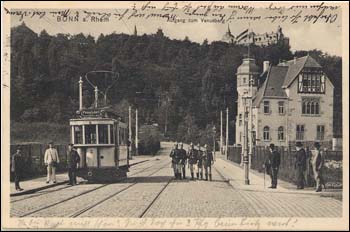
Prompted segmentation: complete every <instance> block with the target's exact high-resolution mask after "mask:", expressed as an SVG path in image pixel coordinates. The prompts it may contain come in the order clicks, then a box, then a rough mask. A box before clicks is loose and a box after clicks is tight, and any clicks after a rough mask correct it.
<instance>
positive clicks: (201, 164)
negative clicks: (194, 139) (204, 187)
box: [197, 143, 203, 180]
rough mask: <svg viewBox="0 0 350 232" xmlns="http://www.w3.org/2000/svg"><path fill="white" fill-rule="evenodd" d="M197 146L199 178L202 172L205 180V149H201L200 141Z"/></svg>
mask: <svg viewBox="0 0 350 232" xmlns="http://www.w3.org/2000/svg"><path fill="white" fill-rule="evenodd" d="M197 147H198V150H197V157H198V162H197V179H199V174H200V176H201V179H202V180H203V151H202V150H201V145H200V144H199V143H198V145H197Z"/></svg>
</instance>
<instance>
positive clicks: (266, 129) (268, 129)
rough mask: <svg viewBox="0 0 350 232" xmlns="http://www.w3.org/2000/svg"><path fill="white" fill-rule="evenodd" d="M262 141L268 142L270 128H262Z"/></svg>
mask: <svg viewBox="0 0 350 232" xmlns="http://www.w3.org/2000/svg"><path fill="white" fill-rule="evenodd" d="M264 140H265V141H268V140H270V128H269V127H268V126H265V127H264Z"/></svg>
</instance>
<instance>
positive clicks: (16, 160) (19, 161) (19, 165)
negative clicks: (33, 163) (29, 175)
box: [11, 147, 24, 191]
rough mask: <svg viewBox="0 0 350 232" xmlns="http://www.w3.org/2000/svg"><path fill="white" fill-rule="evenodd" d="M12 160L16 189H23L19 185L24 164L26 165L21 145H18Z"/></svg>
mask: <svg viewBox="0 0 350 232" xmlns="http://www.w3.org/2000/svg"><path fill="white" fill-rule="evenodd" d="M11 161H12V162H11V163H12V165H11V171H12V172H13V173H14V175H15V186H16V190H17V191H23V189H22V188H21V187H20V186H19V182H20V180H21V177H22V171H23V165H24V161H23V157H22V149H21V147H17V150H16V153H15V154H13V155H12V159H11Z"/></svg>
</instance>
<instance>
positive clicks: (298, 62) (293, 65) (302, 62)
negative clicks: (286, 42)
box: [278, 55, 321, 88]
mask: <svg viewBox="0 0 350 232" xmlns="http://www.w3.org/2000/svg"><path fill="white" fill-rule="evenodd" d="M278 66H283V67H284V66H286V67H288V72H287V75H286V77H285V79H284V82H283V85H282V88H288V87H289V85H290V84H291V83H292V82H293V81H294V79H295V78H296V77H297V75H298V74H299V73H300V71H301V70H302V69H303V68H304V67H310V68H321V66H320V65H319V64H318V63H317V62H316V60H314V59H313V58H312V57H311V56H309V55H307V56H304V57H300V58H296V59H295V60H294V59H293V60H290V61H287V62H284V63H280V64H278Z"/></svg>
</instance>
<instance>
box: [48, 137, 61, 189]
mask: <svg viewBox="0 0 350 232" xmlns="http://www.w3.org/2000/svg"><path fill="white" fill-rule="evenodd" d="M59 162H60V160H59V158H58V152H57V150H56V149H55V148H54V147H53V142H50V143H49V148H47V149H46V151H45V157H44V163H45V165H46V166H47V178H46V183H47V184H48V183H50V180H52V181H53V183H56V168H57V166H58V163H59Z"/></svg>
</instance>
